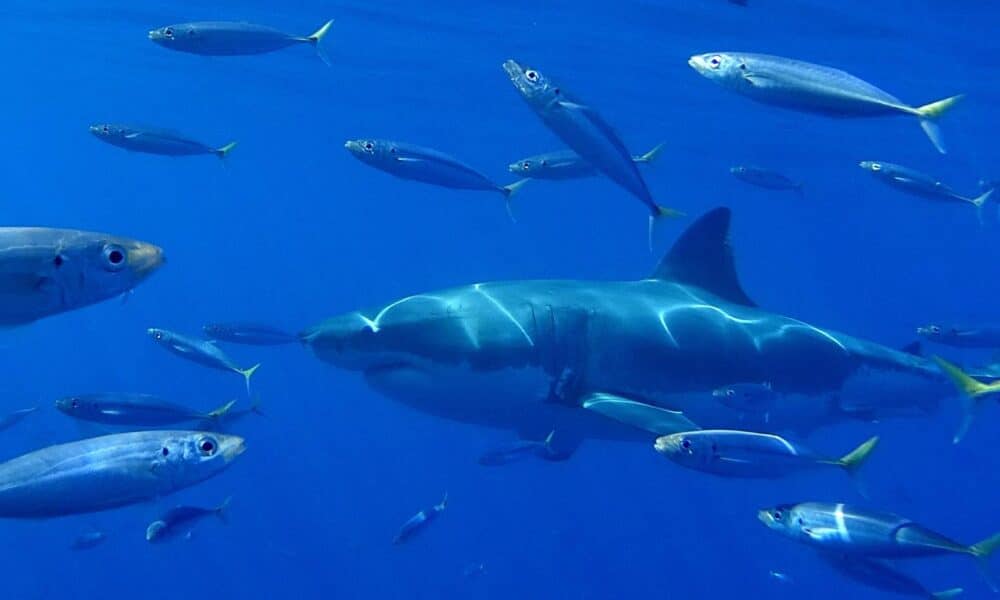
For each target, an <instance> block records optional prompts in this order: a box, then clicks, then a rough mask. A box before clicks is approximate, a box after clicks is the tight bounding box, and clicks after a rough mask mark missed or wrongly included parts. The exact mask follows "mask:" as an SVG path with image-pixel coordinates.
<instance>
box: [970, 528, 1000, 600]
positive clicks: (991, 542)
mask: <svg viewBox="0 0 1000 600" xmlns="http://www.w3.org/2000/svg"><path fill="white" fill-rule="evenodd" d="M997 548H1000V533H995V534H993V535H991V536H990V537H988V538H986V539H985V540H983V541H981V542H977V543H975V544H973V545H971V546H969V553H970V554H972V555H973V556H975V557H976V560H977V562H978V564H979V572H980V573H981V574H982V576H983V578H984V579H985V580H986V583H987V584H988V585H989V586H990V589H992V590H993V591H994V592H995V591H997V589H998V588H997V583H996V581H995V580H994V578H993V573H992V572H991V571H990V557H991V556H993V553H994V552H996V550H997Z"/></svg>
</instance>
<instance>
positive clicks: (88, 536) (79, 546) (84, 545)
mask: <svg viewBox="0 0 1000 600" xmlns="http://www.w3.org/2000/svg"><path fill="white" fill-rule="evenodd" d="M107 539H108V534H106V533H104V532H103V531H96V530H95V531H88V532H86V533H81V534H80V535H78V536H77V537H76V539H74V540H73V543H72V544H70V550H90V549H91V548H96V547H98V546H100V545H101V544H103V543H104V542H105V540H107Z"/></svg>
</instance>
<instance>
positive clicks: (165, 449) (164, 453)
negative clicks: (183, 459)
mask: <svg viewBox="0 0 1000 600" xmlns="http://www.w3.org/2000/svg"><path fill="white" fill-rule="evenodd" d="M160 454H162V455H163V456H169V455H170V448H167V447H166V446H164V447H163V449H162V450H160Z"/></svg>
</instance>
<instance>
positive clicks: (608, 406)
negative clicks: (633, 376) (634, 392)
mask: <svg viewBox="0 0 1000 600" xmlns="http://www.w3.org/2000/svg"><path fill="white" fill-rule="evenodd" d="M580 405H581V406H582V407H583V408H585V409H587V410H590V411H593V412H596V413H598V414H600V415H603V416H605V417H608V418H610V419H614V420H615V421H618V422H620V423H625V424H626V425H631V426H633V427H638V428H639V429H643V430H645V431H648V432H650V433H654V434H656V435H669V434H671V433H678V432H681V431H694V430H696V429H701V427H698V425H696V424H695V423H693V422H692V421H691V420H690V419H688V418H687V417H685V416H684V413H682V412H680V411H675V410H668V409H666V408H660V407H658V406H653V405H651V404H645V403H642V402H638V401H636V400H630V399H628V398H623V397H621V396H616V395H614V394H605V393H593V394H588V395H587V396H584V397H583V398H582V400H581V402H580Z"/></svg>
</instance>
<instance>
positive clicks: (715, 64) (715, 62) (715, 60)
mask: <svg viewBox="0 0 1000 600" xmlns="http://www.w3.org/2000/svg"><path fill="white" fill-rule="evenodd" d="M708 66H710V67H712V68H713V69H718V68H719V67H721V66H722V57H721V56H719V55H718V54H716V55H715V56H713V57H712V58H710V59H708Z"/></svg>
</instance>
